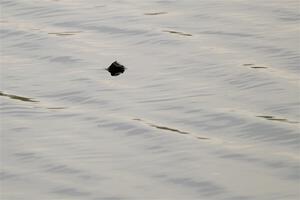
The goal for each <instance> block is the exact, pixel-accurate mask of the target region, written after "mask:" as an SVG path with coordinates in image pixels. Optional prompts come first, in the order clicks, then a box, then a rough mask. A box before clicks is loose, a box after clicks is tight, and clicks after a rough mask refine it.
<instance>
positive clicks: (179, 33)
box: [163, 30, 192, 36]
mask: <svg viewBox="0 0 300 200" xmlns="http://www.w3.org/2000/svg"><path fill="white" fill-rule="evenodd" d="M163 32H166V33H171V34H177V35H182V36H192V34H189V33H183V32H179V31H171V30H164V31H163Z"/></svg>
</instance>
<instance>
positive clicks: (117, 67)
mask: <svg viewBox="0 0 300 200" xmlns="http://www.w3.org/2000/svg"><path fill="white" fill-rule="evenodd" d="M125 69H126V68H125V67H124V66H123V65H121V64H120V63H118V62H117V61H115V62H113V63H112V64H111V65H110V66H109V67H108V68H106V70H107V71H109V73H110V75H112V76H118V75H120V74H122V73H124V71H125Z"/></svg>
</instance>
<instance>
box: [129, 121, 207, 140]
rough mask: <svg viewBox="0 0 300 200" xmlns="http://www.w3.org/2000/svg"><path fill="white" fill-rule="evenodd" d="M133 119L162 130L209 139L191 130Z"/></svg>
mask: <svg viewBox="0 0 300 200" xmlns="http://www.w3.org/2000/svg"><path fill="white" fill-rule="evenodd" d="M133 120H135V121H140V122H144V123H145V124H147V125H149V126H151V127H154V128H157V129H160V130H165V131H171V132H175V133H179V134H184V135H187V134H190V135H192V136H193V137H195V138H197V139H200V140H206V139H209V138H207V137H201V136H196V135H195V134H192V133H189V132H186V131H181V130H179V129H175V128H170V127H167V126H160V125H156V124H153V123H149V122H145V121H144V120H142V119H138V118H135V119H133Z"/></svg>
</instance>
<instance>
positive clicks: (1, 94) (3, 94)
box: [0, 91, 38, 102]
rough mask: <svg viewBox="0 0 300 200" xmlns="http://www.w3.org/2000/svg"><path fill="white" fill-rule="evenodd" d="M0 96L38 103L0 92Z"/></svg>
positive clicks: (30, 99)
mask: <svg viewBox="0 0 300 200" xmlns="http://www.w3.org/2000/svg"><path fill="white" fill-rule="evenodd" d="M0 96H4V97H9V98H11V99H16V100H20V101H26V102H38V101H35V100H32V98H28V97H22V96H17V95H12V94H6V93H3V92H1V91H0Z"/></svg>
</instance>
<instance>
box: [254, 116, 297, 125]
mask: <svg viewBox="0 0 300 200" xmlns="http://www.w3.org/2000/svg"><path fill="white" fill-rule="evenodd" d="M256 117H260V118H264V119H267V120H270V121H278V122H286V123H290V124H298V123H299V122H297V121H290V120H288V119H285V118H277V117H274V116H270V115H259V116H256Z"/></svg>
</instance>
